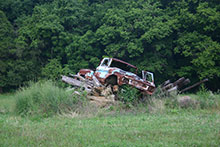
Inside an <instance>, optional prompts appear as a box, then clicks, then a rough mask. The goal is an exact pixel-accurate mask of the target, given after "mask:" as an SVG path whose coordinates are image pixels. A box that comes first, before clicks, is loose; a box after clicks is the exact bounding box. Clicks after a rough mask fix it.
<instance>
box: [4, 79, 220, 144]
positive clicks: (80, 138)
mask: <svg viewBox="0 0 220 147" xmlns="http://www.w3.org/2000/svg"><path fill="white" fill-rule="evenodd" d="M126 88H127V89H126V90H125V91H123V93H121V95H122V96H123V97H122V98H121V100H122V102H123V103H117V104H115V105H112V106H109V107H106V108H97V107H92V106H91V105H87V102H86V100H85V99H84V98H85V97H84V96H85V95H84V94H83V93H82V95H81V96H77V97H74V96H73V95H71V93H72V92H71V91H69V92H68V91H66V90H64V89H63V88H59V87H57V86H56V85H55V84H54V83H53V82H51V81H43V82H37V83H31V84H29V86H27V87H24V88H22V89H20V90H19V91H18V92H17V93H15V94H5V95H0V130H1V131H0V140H1V142H0V146H176V145H178V146H218V145H219V144H220V142H219V140H220V136H219V131H220V125H219V121H220V119H219V118H220V114H219V111H220V94H219V93H211V92H210V91H207V90H205V89H202V90H200V91H199V92H198V93H197V94H196V95H195V94H187V95H176V96H175V95H170V96H167V97H164V96H162V95H163V94H162V95H161V94H159V92H158V93H157V95H154V96H151V97H147V98H146V99H140V101H141V102H140V101H137V99H136V100H135V97H136V96H137V95H136V91H135V90H136V89H135V90H132V88H130V87H126ZM158 96H159V97H158ZM180 97H190V98H191V100H193V101H188V102H190V103H186V104H187V105H184V107H182V106H183V105H182V104H181V103H179V101H178V100H179V98H180ZM194 100H195V101H196V103H191V102H194ZM192 104H193V105H192ZM88 106H90V107H88ZM97 110H98V111H97ZM92 111H93V112H92ZM14 112H16V114H15V113H14ZM21 116H27V117H21ZM45 117H46V118H45Z"/></svg>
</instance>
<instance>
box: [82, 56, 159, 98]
mask: <svg viewBox="0 0 220 147" xmlns="http://www.w3.org/2000/svg"><path fill="white" fill-rule="evenodd" d="M132 70H133V71H134V72H135V73H133V72H131V71H132ZM137 72H138V68H137V67H136V66H134V65H131V64H129V63H127V62H125V61H122V60H119V59H116V58H104V59H102V61H101V62H100V65H99V66H98V67H97V68H96V70H95V71H93V70H90V69H81V70H80V71H79V73H78V75H80V76H84V77H85V78H86V79H90V80H92V79H93V76H95V77H96V78H97V79H98V81H99V82H100V83H101V84H103V85H105V84H107V85H109V84H110V85H112V86H114V85H119V86H121V85H125V84H126V85H130V86H133V87H135V88H137V89H139V90H140V91H142V92H143V93H146V94H149V95H152V94H153V92H154V91H155V88H156V87H155V84H154V80H153V73H150V72H147V71H143V72H142V73H143V74H144V75H142V76H143V77H142V78H141V77H139V76H138V75H137ZM147 74H149V75H150V76H151V78H152V80H151V81H148V80H147V79H146V75H147ZM144 77H145V78H144Z"/></svg>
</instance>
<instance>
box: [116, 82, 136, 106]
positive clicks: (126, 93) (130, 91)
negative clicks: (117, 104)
mask: <svg viewBox="0 0 220 147" xmlns="http://www.w3.org/2000/svg"><path fill="white" fill-rule="evenodd" d="M118 97H119V100H120V101H122V102H124V103H125V104H131V103H134V102H135V101H137V100H138V98H139V97H140V93H139V91H138V90H137V89H136V88H133V87H130V86H128V85H123V86H122V87H121V89H120V91H119V93H118Z"/></svg>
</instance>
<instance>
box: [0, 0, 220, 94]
mask: <svg viewBox="0 0 220 147" xmlns="http://www.w3.org/2000/svg"><path fill="white" fill-rule="evenodd" d="M219 40H220V3H219V2H218V1H217V0H210V1H208V2H207V1H205V0H189V1H185V0H178V1H172V0H168V1H165V0H160V1H153V0H121V1H117V0H111V1H110V0H7V1H4V0H0V91H1V90H2V89H3V91H7V90H10V89H13V88H16V87H19V86H21V85H22V84H23V83H25V82H27V81H29V80H37V79H40V78H45V77H46V78H51V79H59V75H60V74H62V73H65V72H67V71H68V72H69V71H71V72H77V71H78V70H79V69H80V68H92V69H94V68H95V67H96V66H97V65H98V63H99V60H100V59H101V58H102V57H103V56H111V57H116V58H120V59H122V60H125V61H127V62H130V63H132V64H134V65H136V66H138V67H139V68H140V69H144V70H150V71H152V72H154V73H155V75H156V76H155V77H156V78H155V79H156V83H160V82H162V81H164V80H166V79H168V78H171V79H176V78H178V77H180V76H186V77H188V78H190V80H191V81H198V80H200V79H203V78H206V77H207V78H209V79H210V81H209V83H208V85H207V86H208V88H210V89H213V90H217V89H218V87H220V84H219V83H220V82H219V79H220V42H219ZM53 69H54V70H53Z"/></svg>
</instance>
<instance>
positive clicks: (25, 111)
mask: <svg viewBox="0 0 220 147" xmlns="http://www.w3.org/2000/svg"><path fill="white" fill-rule="evenodd" d="M15 97H16V98H17V99H16V108H15V110H16V113H18V114H20V115H41V116H45V117H48V116H51V115H53V114H57V113H63V112H68V111H73V110H75V109H76V108H77V107H78V104H79V103H81V101H83V100H85V99H80V98H81V97H76V96H73V95H72V94H71V91H69V92H68V91H66V90H65V89H63V88H59V87H57V86H56V85H55V84H54V83H53V82H51V81H44V82H42V81H41V82H37V83H30V85H29V86H28V87H24V88H22V89H21V90H19V91H18V92H17V93H16V95H15ZM82 97H83V96H82Z"/></svg>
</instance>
